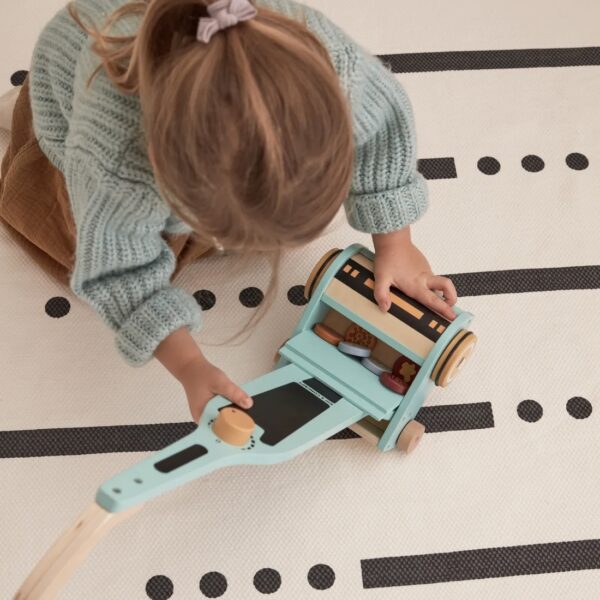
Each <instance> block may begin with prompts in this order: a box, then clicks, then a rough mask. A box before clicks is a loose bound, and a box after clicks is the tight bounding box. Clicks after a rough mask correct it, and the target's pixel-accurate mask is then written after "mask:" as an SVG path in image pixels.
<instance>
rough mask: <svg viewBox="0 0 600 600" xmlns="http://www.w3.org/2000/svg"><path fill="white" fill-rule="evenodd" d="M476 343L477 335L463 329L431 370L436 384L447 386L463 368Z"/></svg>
mask: <svg viewBox="0 0 600 600" xmlns="http://www.w3.org/2000/svg"><path fill="white" fill-rule="evenodd" d="M476 344H477V336H476V335H475V334H474V333H473V332H472V331H467V330H465V329H461V330H460V331H459V332H458V333H457V334H456V335H455V336H454V337H453V338H452V340H451V341H450V343H449V344H448V345H447V346H446V348H445V349H444V351H443V352H442V355H441V356H440V357H439V358H438V360H437V362H436V363H435V367H434V368H433V371H432V372H431V379H433V381H434V382H435V385H439V386H441V387H446V386H447V385H448V384H449V383H450V382H451V381H452V380H453V379H454V376H455V375H456V374H457V373H458V371H459V370H460V369H461V367H462V366H463V363H464V361H465V360H466V359H467V358H469V356H471V354H472V353H473V350H474V348H475V345H476Z"/></svg>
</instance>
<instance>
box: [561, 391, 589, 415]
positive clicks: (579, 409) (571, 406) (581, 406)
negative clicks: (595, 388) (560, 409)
mask: <svg viewBox="0 0 600 600" xmlns="http://www.w3.org/2000/svg"><path fill="white" fill-rule="evenodd" d="M567 412H568V413H569V414H570V415H571V416H572V417H573V418H575V419H587V418H588V417H589V416H590V415H591V414H592V403H591V402H590V401H589V400H586V399H585V398H581V397H580V396H575V397H574V398H570V399H569V401H568V402H567Z"/></svg>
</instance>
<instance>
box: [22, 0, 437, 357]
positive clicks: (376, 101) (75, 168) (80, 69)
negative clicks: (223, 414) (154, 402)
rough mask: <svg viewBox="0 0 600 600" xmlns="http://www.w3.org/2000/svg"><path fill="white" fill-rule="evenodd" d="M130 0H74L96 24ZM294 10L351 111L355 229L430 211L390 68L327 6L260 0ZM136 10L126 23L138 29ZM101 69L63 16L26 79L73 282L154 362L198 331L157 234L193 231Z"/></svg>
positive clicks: (133, 352)
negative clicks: (178, 334)
mask: <svg viewBox="0 0 600 600" xmlns="http://www.w3.org/2000/svg"><path fill="white" fill-rule="evenodd" d="M124 1H125V0H78V2H77V6H78V8H79V10H80V12H81V14H82V16H83V18H84V21H85V20H86V17H87V18H89V19H91V20H92V21H93V22H94V23H96V24H98V25H100V24H101V23H102V22H103V20H104V18H105V16H106V15H108V14H110V13H111V12H112V11H113V10H114V9H115V8H116V7H118V6H120V5H121V4H123V3H124ZM256 4H257V5H258V6H261V5H262V6H266V7H269V8H272V9H274V10H277V11H279V12H281V13H284V14H287V15H288V16H291V17H300V16H301V15H302V13H304V16H305V17H306V21H307V26H308V27H309V28H310V29H311V31H313V32H314V33H315V34H316V35H317V36H318V37H319V39H320V40H321V41H322V42H323V44H324V46H325V47H326V48H327V50H328V52H329V53H330V55H331V58H332V62H333V64H334V66H335V69H336V71H337V73H338V74H339V76H340V79H341V82H342V85H343V88H344V90H345V91H346V92H347V94H348V96H349V99H350V102H351V106H352V111H353V122H354V139H355V144H356V156H355V168H354V174H353V179H352V187H351V191H350V194H349V196H348V198H347V200H346V201H345V204H344V207H345V212H346V216H347V219H348V222H349V223H350V225H351V226H352V227H353V228H355V229H357V230H359V231H363V232H368V233H384V232H389V231H394V230H397V229H401V228H402V227H404V226H406V225H409V224H411V223H413V222H415V221H416V220H418V219H419V218H420V217H421V215H422V214H423V213H424V211H425V210H426V208H427V203H428V201H427V188H426V185H425V181H424V180H423V178H422V177H421V175H420V174H419V173H418V172H417V170H416V146H415V132H414V122H413V115H412V109H411V105H410V102H409V99H408V98H407V96H406V94H405V92H404V90H403V88H402V87H401V85H400V83H399V82H398V81H397V80H396V78H395V77H394V75H393V74H392V73H391V72H389V71H388V70H387V69H386V68H385V67H384V66H383V65H382V64H381V63H380V61H379V59H377V58H376V57H374V56H372V55H370V54H369V53H368V52H366V51H365V50H363V49H362V48H361V47H360V46H359V45H357V43H356V42H354V41H353V40H352V39H351V38H349V37H348V36H347V35H346V34H345V33H344V32H343V31H342V30H341V29H340V28H338V27H337V26H336V25H335V24H333V23H332V22H331V21H330V20H329V19H328V18H327V17H326V16H325V15H324V14H323V13H321V12H320V11H317V10H315V9H312V8H309V7H307V6H305V5H303V4H300V3H298V2H294V1H293V0H257V2H256ZM138 24H139V17H128V18H127V19H125V20H121V21H120V22H119V23H118V24H117V25H116V26H115V27H114V29H113V33H114V34H115V35H131V33H133V32H134V31H135V29H136V26H137V25H138ZM97 64H98V57H97V56H96V55H94V54H93V53H92V52H91V50H90V49H89V42H88V39H87V35H86V34H85V33H84V32H82V31H81V30H80V29H79V28H78V26H77V25H76V24H75V23H74V22H73V20H72V19H71V18H70V16H69V15H68V13H67V12H66V9H62V10H61V11H59V12H58V13H57V14H56V16H55V17H54V18H53V19H52V20H51V21H50V22H49V23H48V24H47V25H46V27H45V28H44V30H43V31H42V33H41V35H40V37H39V40H38V42H37V44H36V47H35V50H34V53H33V58H32V63H31V68H30V74H29V84H30V94H31V104H32V109H33V121H34V130H35V133H36V136H37V138H38V141H39V144H40V147H41V148H42V150H43V151H44V153H45V154H46V155H47V156H48V158H49V159H50V160H51V161H52V163H53V164H54V165H55V166H56V167H58V168H59V169H60V170H61V171H62V172H63V173H64V176H65V180H66V184H67V190H68V193H69V198H70V201H71V206H72V211H73V216H74V219H75V223H76V227H77V246H76V259H75V266H74V270H73V273H72V276H71V280H70V285H71V288H72V290H73V292H74V293H75V294H76V295H77V296H78V297H79V298H81V299H83V300H84V301H86V302H87V303H88V304H90V305H91V306H92V307H93V308H94V309H95V310H96V311H97V313H98V314H99V315H100V316H101V318H102V319H103V321H104V322H105V323H106V324H107V325H108V326H109V327H110V328H111V329H112V330H113V331H114V332H115V334H116V345H117V348H118V351H119V352H120V354H121V355H122V356H123V358H124V359H125V360H126V362H128V363H129V364H131V365H133V366H141V365H143V364H145V363H146V362H148V361H149V360H150V359H151V358H152V356H153V353H154V350H155V349H156V347H157V346H158V344H159V343H160V342H161V341H162V340H163V339H164V338H165V337H167V336H168V335H169V334H170V333H172V332H173V331H175V330H176V329H178V328H180V327H182V326H187V327H188V328H189V329H190V331H197V330H199V329H200V328H201V322H202V311H201V309H200V307H199V306H198V303H197V302H196V300H195V299H194V297H193V296H192V295H191V294H189V293H187V292H186V291H184V290H183V289H181V288H178V287H175V286H173V285H171V284H170V281H169V280H170V276H171V275H172V273H173V271H174V269H175V264H176V261H175V256H174V254H173V252H172V251H171V249H170V247H169V246H168V244H167V243H166V242H165V240H164V239H163V237H162V236H161V232H162V231H165V232H173V233H182V232H186V231H187V232H189V231H191V229H190V227H189V226H188V225H187V224H185V223H183V222H182V221H180V220H179V219H178V218H177V217H176V216H175V215H174V214H172V212H171V210H170V207H169V205H168V204H167V203H166V201H165V200H164V199H163V198H162V197H161V195H160V193H159V192H158V189H157V187H156V185H155V182H154V179H153V175H152V169H151V166H150V163H149V160H148V154H147V149H146V148H145V147H144V146H143V142H142V140H143V136H142V135H141V133H142V129H141V115H140V104H139V99H138V98H137V97H132V96H129V95H125V94H123V93H121V92H120V91H119V90H117V89H116V88H115V87H114V85H113V84H112V83H111V82H110V81H109V79H108V78H107V76H106V74H105V73H104V71H102V72H101V73H100V74H99V75H98V76H97V77H96V78H95V79H94V82H93V83H92V86H91V87H90V88H89V89H86V87H85V84H86V82H87V80H88V77H89V75H90V74H91V73H92V71H93V70H94V68H95V67H96V65H97Z"/></svg>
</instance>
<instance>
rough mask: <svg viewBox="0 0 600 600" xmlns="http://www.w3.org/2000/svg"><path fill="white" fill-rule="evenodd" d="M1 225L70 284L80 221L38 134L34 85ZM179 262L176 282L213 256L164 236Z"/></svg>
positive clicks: (14, 147) (24, 94) (9, 170)
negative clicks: (187, 269) (185, 270)
mask: <svg viewBox="0 0 600 600" xmlns="http://www.w3.org/2000/svg"><path fill="white" fill-rule="evenodd" d="M0 222H2V225H3V226H4V227H5V228H7V229H8V231H9V233H10V234H11V237H13V238H14V239H15V240H16V241H17V242H18V244H19V245H20V246H21V247H22V248H23V249H24V250H25V251H26V252H27V253H28V254H29V256H31V258H32V259H33V260H34V261H35V262H36V263H37V264H39V266H40V267H41V268H42V269H43V270H44V271H46V273H48V274H49V275H50V276H51V277H54V278H56V279H58V280H59V281H60V282H61V283H64V284H66V285H68V284H69V278H70V276H71V273H72V271H73V266H74V261H75V245H76V235H75V222H74V220H73V215H72V212H71V205H70V202H69V197H68V194H67V189H66V185H65V178H64V176H63V174H62V172H61V171H60V170H59V169H57V168H56V167H55V166H54V165H53V164H52V163H51V162H50V161H49V160H48V158H47V157H46V155H45V154H44V153H43V152H42V150H41V149H40V147H39V145H38V142H37V139H36V137H35V134H34V131H33V122H32V114H31V105H30V101H29V82H28V80H25V83H24V84H23V86H22V88H21V91H20V93H19V96H18V98H17V102H16V105H15V110H14V113H13V117H12V131H11V139H10V145H9V147H8V150H7V151H6V154H5V155H4V159H3V160H2V167H1V171H0ZM162 236H163V238H164V239H165V241H166V242H167V243H168V244H169V246H170V247H171V249H172V250H173V253H174V254H175V256H176V258H177V266H176V268H175V271H174V273H173V275H172V276H171V281H172V280H173V278H174V277H175V276H176V275H177V274H178V273H179V272H180V271H181V269H182V268H183V267H184V266H186V265H187V264H189V263H190V262H192V261H194V260H196V259H198V258H200V257H201V256H202V257H204V256H208V255H210V254H212V253H213V251H214V247H213V246H212V244H207V243H205V242H202V241H200V240H199V239H198V238H196V237H195V236H194V235H193V234H187V233H186V234H169V233H166V232H163V234H162Z"/></svg>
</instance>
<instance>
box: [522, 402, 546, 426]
mask: <svg viewBox="0 0 600 600" xmlns="http://www.w3.org/2000/svg"><path fill="white" fill-rule="evenodd" d="M543 412H544V409H543V408H542V405H541V404H539V402H536V401H535V400H523V402H519V406H517V414H518V415H519V417H521V419H523V421H528V422H529V423H535V422H536V421H539V420H540V419H541V418H542V414H543Z"/></svg>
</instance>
